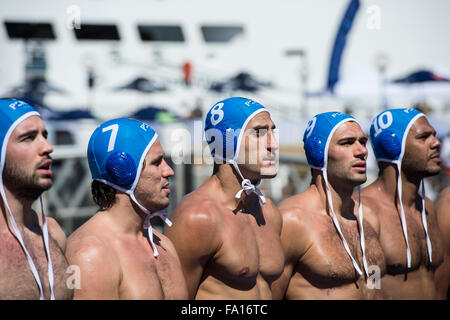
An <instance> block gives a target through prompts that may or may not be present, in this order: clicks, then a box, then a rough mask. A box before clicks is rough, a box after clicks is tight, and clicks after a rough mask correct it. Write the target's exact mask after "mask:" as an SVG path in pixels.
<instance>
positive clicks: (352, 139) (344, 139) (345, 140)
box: [338, 137, 356, 143]
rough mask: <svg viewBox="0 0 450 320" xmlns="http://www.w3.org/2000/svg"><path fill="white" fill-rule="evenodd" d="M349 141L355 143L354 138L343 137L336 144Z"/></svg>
mask: <svg viewBox="0 0 450 320" xmlns="http://www.w3.org/2000/svg"><path fill="white" fill-rule="evenodd" d="M351 141H356V137H343V138H341V139H339V140H338V143H342V142H351Z"/></svg>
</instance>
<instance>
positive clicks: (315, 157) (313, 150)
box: [304, 135, 324, 167]
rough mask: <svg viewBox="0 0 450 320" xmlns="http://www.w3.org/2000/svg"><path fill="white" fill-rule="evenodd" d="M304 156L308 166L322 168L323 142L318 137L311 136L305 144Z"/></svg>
mask: <svg viewBox="0 0 450 320" xmlns="http://www.w3.org/2000/svg"><path fill="white" fill-rule="evenodd" d="M304 148H305V154H306V158H307V159H308V160H309V162H310V164H311V165H313V166H315V167H323V164H324V152H323V149H324V147H323V142H322V140H321V139H320V138H319V137H318V136H315V135H313V136H312V137H310V138H309V139H307V140H306V142H305V147H304Z"/></svg>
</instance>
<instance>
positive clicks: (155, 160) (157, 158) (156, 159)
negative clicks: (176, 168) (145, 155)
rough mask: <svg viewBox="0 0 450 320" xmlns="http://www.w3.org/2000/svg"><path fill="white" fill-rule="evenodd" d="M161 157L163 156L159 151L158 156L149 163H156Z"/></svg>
mask: <svg viewBox="0 0 450 320" xmlns="http://www.w3.org/2000/svg"><path fill="white" fill-rule="evenodd" d="M163 158H164V154H162V153H161V154H160V155H159V156H157V157H156V158H155V159H153V161H152V162H151V163H152V164H156V163H158V162H160V161H161V160H162V159H163Z"/></svg>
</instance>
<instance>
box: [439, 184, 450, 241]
mask: <svg viewBox="0 0 450 320" xmlns="http://www.w3.org/2000/svg"><path fill="white" fill-rule="evenodd" d="M436 215H437V220H438V224H439V228H440V229H441V231H442V233H443V235H444V236H446V237H447V238H450V237H449V235H450V187H447V188H445V189H444V190H443V191H442V192H441V194H440V197H439V199H438V201H437V203H436ZM444 231H447V232H444Z"/></svg>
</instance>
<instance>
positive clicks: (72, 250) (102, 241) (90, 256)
mask: <svg viewBox="0 0 450 320" xmlns="http://www.w3.org/2000/svg"><path fill="white" fill-rule="evenodd" d="M66 257H67V259H68V260H69V263H70V264H72V265H78V266H79V267H80V268H81V269H85V270H89V273H91V274H92V273H95V274H97V273H104V272H105V270H108V271H111V270H112V269H114V268H115V266H118V265H120V264H119V259H118V257H117V255H116V253H115V250H114V249H113V248H112V246H111V245H110V243H109V241H108V240H107V239H106V238H103V237H101V236H100V235H97V234H93V233H89V232H86V229H82V230H77V231H75V232H74V233H73V234H72V235H71V236H70V237H69V238H68V240H67V248H66Z"/></svg>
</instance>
